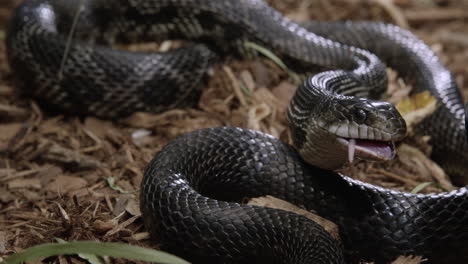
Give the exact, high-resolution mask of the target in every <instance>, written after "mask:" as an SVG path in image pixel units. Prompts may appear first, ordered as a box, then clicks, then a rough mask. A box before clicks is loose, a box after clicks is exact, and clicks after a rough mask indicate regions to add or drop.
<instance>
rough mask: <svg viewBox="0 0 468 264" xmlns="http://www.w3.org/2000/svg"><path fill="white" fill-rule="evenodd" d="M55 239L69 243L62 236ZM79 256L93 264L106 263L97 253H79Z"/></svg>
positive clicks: (61, 242) (60, 242) (62, 242)
mask: <svg viewBox="0 0 468 264" xmlns="http://www.w3.org/2000/svg"><path fill="white" fill-rule="evenodd" d="M55 240H57V242H58V243H59V244H68V241H65V240H63V239H60V238H58V237H57V238H55ZM78 256H79V257H80V258H82V259H85V260H87V261H88V262H89V263H91V264H104V262H102V261H101V259H99V257H98V256H96V255H93V254H85V253H81V254H78Z"/></svg>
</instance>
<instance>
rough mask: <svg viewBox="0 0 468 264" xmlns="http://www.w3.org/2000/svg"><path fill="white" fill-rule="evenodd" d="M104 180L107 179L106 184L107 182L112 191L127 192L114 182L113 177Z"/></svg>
mask: <svg viewBox="0 0 468 264" xmlns="http://www.w3.org/2000/svg"><path fill="white" fill-rule="evenodd" d="M106 181H107V184H109V187H111V188H112V189H113V190H114V191H118V192H120V193H129V192H127V191H125V190H124V189H122V188H121V187H120V186H118V185H117V184H116V183H115V178H114V177H107V178H106Z"/></svg>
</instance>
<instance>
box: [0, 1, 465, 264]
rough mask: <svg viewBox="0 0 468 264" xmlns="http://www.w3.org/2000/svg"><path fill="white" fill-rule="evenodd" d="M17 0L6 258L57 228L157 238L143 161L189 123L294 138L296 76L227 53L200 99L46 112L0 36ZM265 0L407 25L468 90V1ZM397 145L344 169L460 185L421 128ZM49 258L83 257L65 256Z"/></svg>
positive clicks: (3, 123) (377, 179) (6, 72)
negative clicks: (115, 112) (87, 112)
mask: <svg viewBox="0 0 468 264" xmlns="http://www.w3.org/2000/svg"><path fill="white" fill-rule="evenodd" d="M18 2H19V1H16V0H2V3H3V4H2V6H0V39H1V40H2V41H0V261H1V258H2V257H5V256H7V255H9V254H11V253H14V252H18V251H21V250H22V249H25V248H27V247H30V246H33V245H37V244H41V243H45V242H53V241H56V238H60V239H63V240H66V241H72V240H98V241H113V242H124V243H131V244H136V245H142V246H146V247H153V248H154V247H155V246H156V245H154V244H153V243H151V241H150V239H149V236H148V234H147V233H146V232H145V230H144V227H143V225H142V221H141V218H140V211H139V206H138V203H139V201H138V197H139V196H138V193H139V189H140V188H139V185H140V182H141V179H142V175H143V170H144V167H145V165H146V164H147V163H148V162H149V161H150V159H151V158H152V157H153V156H154V155H155V154H156V153H157V152H158V151H159V150H160V149H161V148H162V147H163V146H164V145H165V144H166V143H168V142H169V141H171V140H172V139H174V138H175V137H176V136H178V135H181V134H182V133H185V132H189V131H192V130H195V129H200V128H206V127H214V126H226V125H227V126H239V127H245V128H251V129H256V130H260V131H263V132H266V133H269V134H272V135H274V136H276V137H279V138H281V139H283V140H284V141H286V142H290V141H289V135H288V131H287V129H286V120H285V117H284V111H285V108H286V105H287V103H288V100H289V98H291V96H292V94H293V93H294V89H295V85H294V84H293V83H292V82H291V81H290V80H289V79H288V75H287V74H286V73H285V72H283V71H282V70H281V69H280V68H279V67H277V66H276V65H275V64H274V63H273V62H271V61H270V60H269V59H267V58H261V59H258V60H256V61H236V60H228V61H227V62H226V63H224V64H223V65H218V66H216V67H215V70H214V72H213V74H212V76H211V78H210V80H209V81H208V82H207V83H206V84H204V89H203V94H202V97H201V99H200V102H199V104H198V106H197V107H196V108H193V109H176V110H171V111H167V112H164V113H161V114H149V113H137V114H134V115H133V116H131V117H130V118H125V119H122V120H115V121H112V122H111V121H107V120H99V119H97V118H94V117H86V118H78V117H73V116H66V115H57V114H51V113H48V112H46V111H45V109H42V108H41V107H40V106H38V104H37V103H36V101H35V99H33V98H29V97H26V96H24V95H22V94H21V93H19V92H18V88H17V85H16V84H15V82H14V78H13V75H12V70H14V69H10V68H9V66H8V63H7V57H6V48H5V45H4V41H3V40H4V39H5V34H6V25H7V22H8V19H9V17H10V15H11V12H12V10H13V7H14V6H15V5H17V4H18ZM268 2H269V3H270V4H272V5H273V6H274V7H276V8H277V9H279V10H280V11H281V12H283V13H285V14H286V15H287V16H288V17H290V18H292V19H297V20H309V19H318V20H346V19H351V20H373V21H385V22H390V23H395V24H398V25H400V26H404V27H407V28H409V29H410V30H411V31H412V32H414V33H415V34H416V35H418V36H419V37H420V38H422V39H423V40H425V41H426V42H427V43H428V44H429V45H430V47H431V48H432V49H433V50H434V51H435V52H436V53H437V54H438V55H439V56H440V57H441V59H442V61H443V62H444V63H445V65H447V67H448V68H449V69H450V70H451V72H452V73H453V74H454V76H455V78H456V81H457V83H458V85H459V86H460V87H461V88H462V92H463V93H464V95H465V97H466V96H468V67H467V65H466V62H467V61H468V27H467V25H468V13H467V12H466V10H468V1H464V0H458V1H457V0H393V1H392V0H388V1H386V0H269V1H268ZM463 10H465V12H464V11H463ZM389 75H390V83H389V89H390V90H392V91H393V90H397V91H398V92H396V94H399V95H400V96H397V97H391V98H390V100H394V101H395V102H397V101H399V100H401V98H402V94H403V95H405V94H407V93H408V91H409V88H410V85H408V84H407V83H405V81H403V80H401V79H399V78H398V76H397V75H396V74H395V72H393V71H391V70H389ZM241 87H243V88H246V89H248V90H249V92H245V91H244V90H242V89H241ZM398 150H399V155H398V158H397V159H396V160H395V161H392V162H389V163H386V164H371V163H365V162H360V163H358V164H356V165H353V166H352V167H351V168H349V169H346V170H344V172H345V173H346V174H348V175H351V176H353V177H354V178H356V179H359V180H363V181H366V182H369V183H372V184H376V185H379V186H383V187H386V188H392V189H395V190H403V191H412V190H414V189H415V188H417V187H418V189H421V188H420V187H423V186H426V185H428V186H426V187H425V188H422V190H420V191H421V192H439V191H442V190H444V189H445V190H451V189H455V188H456V187H454V186H453V185H452V184H451V182H450V180H448V178H447V176H445V174H444V172H443V171H442V170H441V169H440V168H439V167H438V166H437V165H436V164H435V163H433V162H432V161H431V160H430V159H428V158H427V155H428V154H429V153H430V145H428V144H425V143H424V139H422V138H415V137H410V138H408V139H406V140H405V141H404V142H403V144H401V145H400V147H399V149H398ZM427 182H430V183H431V184H425V183H427ZM422 184H423V185H422ZM440 250H443V248H441V249H440ZM53 261H55V263H58V262H59V263H82V261H80V260H79V259H78V258H70V257H60V258H56V259H53ZM117 262H122V260H120V261H119V260H117ZM415 263H418V261H416V262H415Z"/></svg>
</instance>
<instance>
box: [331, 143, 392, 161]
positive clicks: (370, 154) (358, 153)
mask: <svg viewBox="0 0 468 264" xmlns="http://www.w3.org/2000/svg"><path fill="white" fill-rule="evenodd" d="M339 141H340V142H341V143H342V144H344V145H345V146H346V147H347V148H348V160H349V163H352V162H353V161H354V157H359V158H362V159H366V160H374V161H385V160H391V159H393V158H394V157H395V155H396V151H395V143H394V142H393V141H379V140H369V139H357V138H339Z"/></svg>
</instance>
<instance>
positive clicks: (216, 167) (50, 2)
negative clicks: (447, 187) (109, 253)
mask: <svg viewBox="0 0 468 264" xmlns="http://www.w3.org/2000/svg"><path fill="white" fill-rule="evenodd" d="M77 10H81V12H80V13H79V16H76V14H77ZM75 19H76V20H75ZM72 21H75V22H76V23H72ZM72 25H75V26H76V27H73V26H72ZM68 32H74V35H73V37H74V38H75V39H79V40H73V41H71V42H68V37H67V33H68ZM311 32H314V33H311ZM325 37H326V38H325ZM167 38H170V39H186V40H191V41H194V42H197V43H202V44H195V45H193V46H189V47H186V48H181V49H176V50H173V51H170V52H166V53H145V52H139V53H133V52H127V51H121V50H115V49H112V48H109V47H108V45H112V44H114V43H132V42H135V41H145V40H163V39H167ZM334 40H337V41H339V42H340V43H344V44H340V43H339V42H335V41H334ZM246 42H253V43H257V44H260V45H262V46H265V47H267V48H269V49H270V50H273V51H274V52H275V53H276V54H277V55H278V56H279V57H280V58H282V59H283V61H284V62H286V64H287V65H288V66H289V67H290V68H291V69H293V70H295V71H304V72H307V71H308V70H304V69H307V68H308V67H312V66H314V65H319V66H322V67H325V68H327V69H333V68H339V69H340V70H330V71H325V72H322V73H319V74H316V75H314V76H313V77H311V78H309V79H307V80H306V81H305V82H304V84H303V85H301V86H300V87H299V88H298V90H297V92H296V95H295V97H294V98H293V101H292V102H291V104H290V106H289V109H288V119H289V121H290V123H291V128H292V134H293V136H294V141H295V145H296V147H297V149H298V150H299V153H300V154H301V156H302V158H303V159H305V160H307V161H309V162H318V164H316V165H317V166H321V167H322V168H328V169H332V168H337V167H340V166H342V165H343V164H344V163H346V162H347V161H348V160H350V161H352V160H353V159H354V155H356V156H357V157H358V158H366V159H373V160H382V159H390V158H392V156H393V154H394V149H393V145H392V144H393V141H396V140H400V139H401V138H402V137H403V136H404V134H405V132H406V126H405V123H404V121H402V119H401V116H400V115H399V114H398V112H397V111H396V110H395V109H394V107H393V106H392V105H391V104H389V103H384V102H378V101H372V100H369V99H363V98H361V97H369V98H377V97H378V96H379V95H380V94H381V93H382V92H383V90H384V89H385V85H386V75H385V65H384V64H383V63H381V61H380V59H379V58H381V59H383V60H384V61H385V62H387V64H388V65H389V66H391V67H393V68H395V69H397V70H398V71H399V73H400V74H401V75H402V76H404V77H406V78H408V79H411V80H414V81H415V86H416V87H418V88H419V89H422V90H428V91H430V92H431V94H432V95H434V96H435V97H436V98H437V99H438V102H439V107H438V108H437V110H436V111H435V112H434V114H432V115H431V116H430V117H429V118H427V119H425V120H424V121H423V122H422V123H421V125H420V126H419V130H420V131H421V132H423V133H425V134H429V135H431V137H432V139H431V140H432V141H431V142H432V144H433V146H434V154H433V158H434V159H435V160H436V161H438V162H439V163H440V164H441V165H442V166H444V168H445V169H446V171H447V172H449V173H450V174H451V175H453V177H454V179H455V180H458V182H463V181H464V180H466V177H467V176H466V175H465V173H464V172H465V171H466V170H465V168H466V162H464V161H466V160H468V157H467V156H468V151H466V150H468V147H467V141H466V139H465V128H464V125H465V123H464V110H463V104H462V99H461V96H460V92H459V90H458V88H457V87H456V84H455V82H454V80H453V77H452V75H451V74H450V73H449V72H448V70H447V69H446V68H445V67H444V66H443V65H442V64H441V63H440V61H439V59H438V58H437V57H436V56H435V54H434V53H433V52H432V51H431V50H430V48H428V47H427V46H426V45H425V44H424V43H423V42H422V41H421V40H419V39H417V38H416V37H415V36H414V35H412V34H411V33H410V32H408V31H405V30H403V29H401V28H398V27H396V26H393V25H387V24H382V23H370V22H346V23H338V22H336V23H320V22H309V23H306V24H302V25H299V24H296V23H294V22H292V21H290V20H288V19H286V18H285V17H283V16H282V15H281V14H280V13H279V12H277V11H275V10H274V9H272V8H271V7H269V6H268V5H267V4H265V3H264V2H262V1H260V0H237V1H228V0H218V1H214V0H83V1H80V0H73V1H71V0H29V1H25V3H23V4H22V5H21V6H20V7H19V8H18V9H17V10H16V12H15V15H14V17H13V19H12V21H11V23H10V27H9V30H8V33H7V39H6V44H7V51H8V57H9V61H10V64H11V66H12V69H13V70H14V71H15V72H16V73H17V75H18V76H19V78H18V79H20V80H22V81H23V85H22V86H23V88H24V89H23V90H24V91H26V92H27V93H29V94H32V95H34V96H35V97H37V98H38V99H39V100H40V101H41V102H43V103H46V104H48V105H52V106H54V107H58V108H60V109H61V110H66V111H68V112H74V113H82V114H93V115H97V116H100V117H106V118H116V117H121V116H125V115H128V114H130V113H132V112H135V111H155V112H157V111H162V110H165V109H169V108H173V107H180V106H185V105H187V104H188V103H189V102H193V101H194V98H195V97H196V96H194V94H197V93H198V92H199V89H198V88H199V85H198V83H199V82H200V80H201V79H202V78H203V76H204V75H205V72H206V71H207V70H208V69H209V68H210V67H211V65H212V63H213V62H216V61H219V60H220V59H221V58H222V57H224V56H226V55H228V54H229V55H232V56H241V57H249V56H255V55H256V52H255V51H254V50H252V49H249V48H248V47H247V46H246V45H245V43H246ZM367 50H369V51H371V52H372V53H371V52H369V51H367ZM374 54H375V55H374ZM64 57H65V60H64V59H63V58H64ZM302 158H300V157H299V156H298V154H297V153H296V151H294V150H293V149H292V148H291V147H290V146H288V145H286V144H284V143H282V142H280V141H278V140H276V139H274V138H272V137H271V136H268V135H265V134H262V133H259V132H254V131H250V130H245V129H238V128H213V129H206V130H201V131H196V132H193V133H190V134H187V135H184V136H182V137H180V138H178V139H177V140H175V141H173V142H172V143H170V144H169V145H167V146H166V147H165V148H164V149H163V150H162V151H161V152H160V153H159V154H158V155H157V156H156V157H155V159H154V160H153V161H152V162H151V163H150V164H149V166H148V167H147V170H146V172H145V178H144V181H143V183H142V190H141V202H142V204H141V208H142V212H143V218H144V220H145V224H146V227H147V228H148V229H149V230H150V231H151V233H152V234H153V235H154V236H155V237H157V238H158V239H159V241H161V242H162V243H163V246H164V247H165V248H167V249H168V250H170V251H173V252H176V253H179V254H181V255H183V256H186V257H187V258H189V259H191V260H194V261H198V260H200V261H213V260H217V261H219V262H254V263H256V262H265V263H277V262H280V263H343V262H344V258H345V256H344V255H343V253H342V249H341V244H340V243H338V242H336V241H335V240H333V239H332V238H331V237H330V235H328V234H327V233H326V232H325V231H324V230H323V229H322V228H321V227H320V226H318V225H317V224H315V223H314V222H311V221H309V220H307V219H306V218H305V217H302V216H298V215H295V214H293V213H288V212H285V211H281V210H276V209H269V208H260V207H254V206H247V205H243V204H239V203H237V202H239V201H240V200H241V199H242V198H244V197H253V196H260V195H265V194H271V195H274V196H277V197H279V198H283V199H286V200H288V201H291V202H293V203H295V204H298V205H300V206H302V207H304V208H306V209H309V210H312V211H315V212H317V213H318V214H319V215H322V216H324V217H326V218H328V219H330V220H332V221H334V222H335V223H337V224H338V225H339V227H340V234H341V237H342V240H343V241H342V242H343V246H344V254H345V255H346V257H347V258H348V259H349V260H356V259H365V260H376V261H379V262H387V261H389V260H391V259H393V258H395V257H396V256H398V255H408V254H414V255H423V256H425V257H428V258H429V259H430V260H431V261H432V262H434V263H443V262H447V263H449V262H456V261H468V256H467V255H468V254H466V252H467V250H468V193H467V192H468V190H467V189H466V187H464V188H460V189H459V190H457V191H453V192H450V193H441V194H432V195H417V194H408V193H401V192H396V191H390V190H387V189H383V188H379V187H375V186H372V185H369V184H365V183H362V182H359V181H355V180H352V179H349V178H347V177H345V176H343V175H340V174H337V173H334V172H331V171H328V170H324V169H319V168H316V167H313V166H311V165H307V164H306V163H304V161H303V160H302ZM209 197H216V198H217V199H213V198H209ZM221 200H224V201H228V202H224V201H221Z"/></svg>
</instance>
